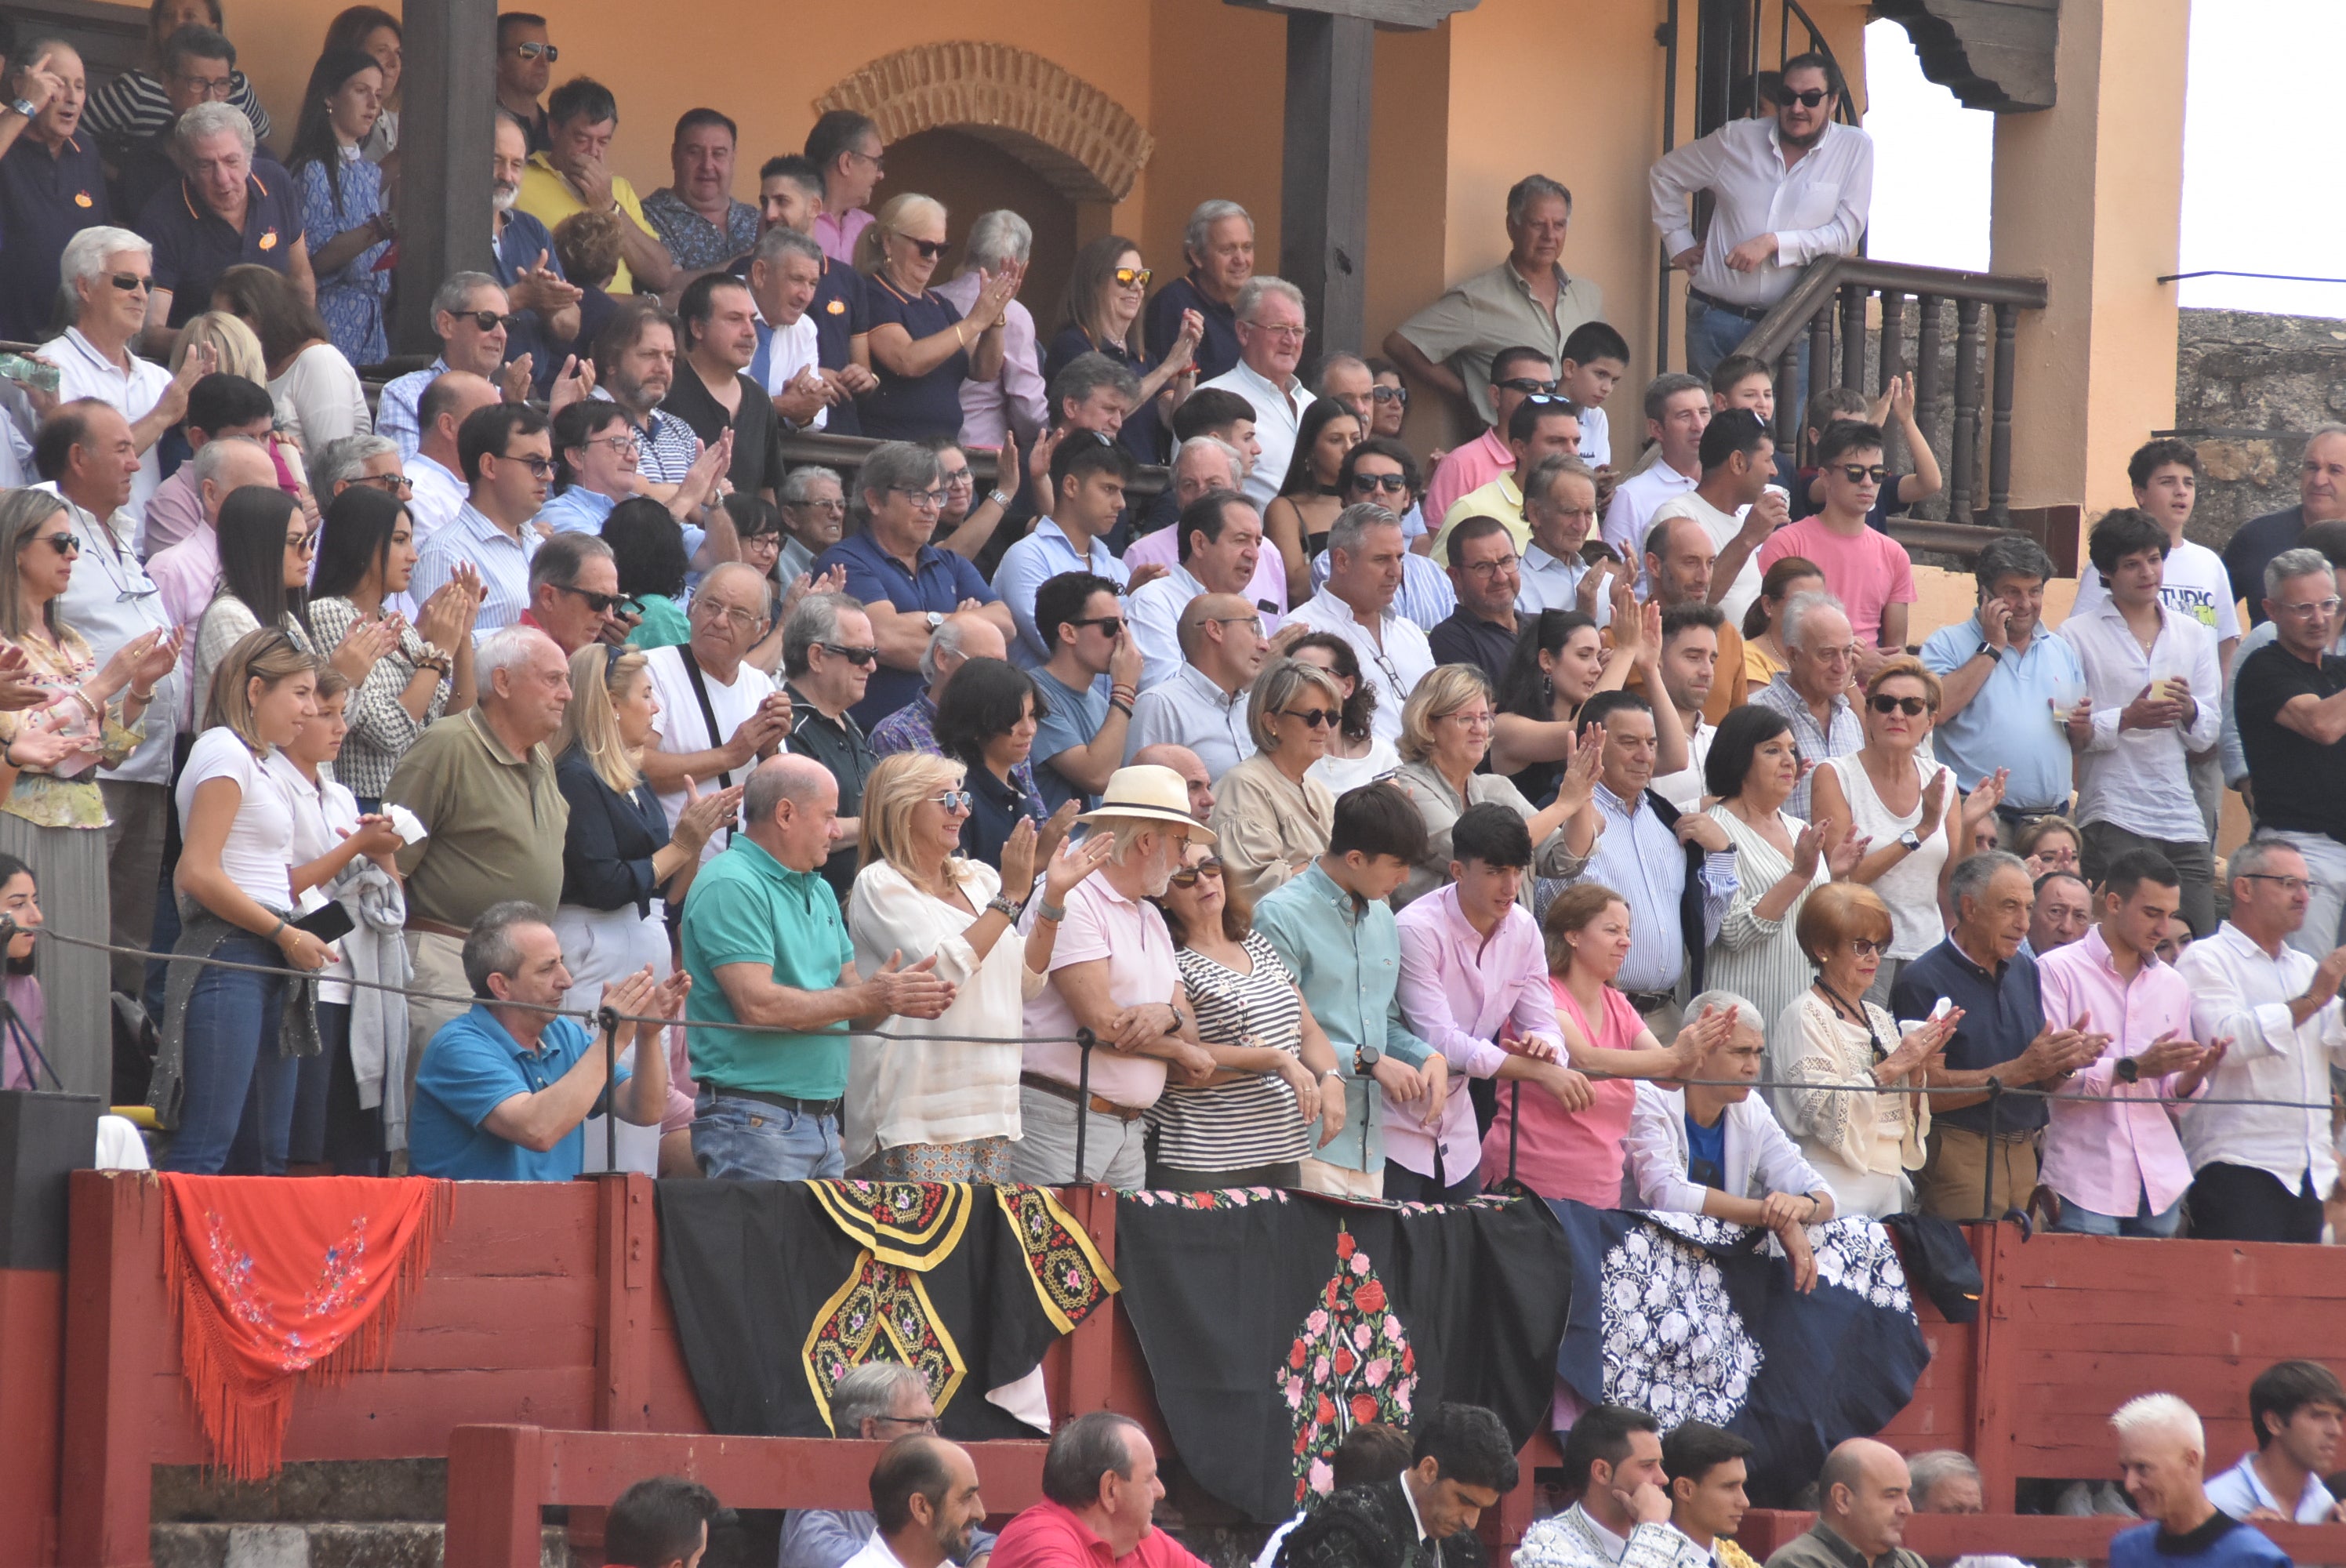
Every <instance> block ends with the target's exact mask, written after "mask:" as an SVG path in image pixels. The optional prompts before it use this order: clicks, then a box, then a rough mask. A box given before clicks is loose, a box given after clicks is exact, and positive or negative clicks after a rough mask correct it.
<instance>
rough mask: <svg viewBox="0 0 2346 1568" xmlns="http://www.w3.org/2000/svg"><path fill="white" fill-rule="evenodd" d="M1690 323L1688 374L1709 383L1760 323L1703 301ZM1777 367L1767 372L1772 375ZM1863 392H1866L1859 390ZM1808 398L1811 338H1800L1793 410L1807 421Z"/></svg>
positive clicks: (1795, 356) (1794, 363)
mask: <svg viewBox="0 0 2346 1568" xmlns="http://www.w3.org/2000/svg"><path fill="white" fill-rule="evenodd" d="M1688 317H1689V319H1688V322H1687V353H1686V362H1687V373H1688V374H1689V375H1695V376H1700V377H1701V378H1702V379H1703V380H1704V381H1706V382H1707V381H1709V379H1710V372H1711V370H1712V367H1714V366H1716V365H1717V364H1718V363H1719V361H1721V360H1723V359H1725V358H1726V357H1727V356H1728V355H1729V354H1731V353H1733V352H1735V351H1736V350H1737V348H1739V346H1740V345H1741V344H1742V342H1743V340H1744V339H1745V338H1747V337H1749V336H1750V335H1751V330H1752V329H1753V328H1754V327H1757V326H1758V325H1759V324H1760V323H1759V322H1758V321H1747V320H1745V319H1744V318H1743V317H1741V316H1739V315H1737V314H1735V312H1733V311H1715V310H1713V309H1711V308H1710V307H1709V305H1706V304H1704V303H1703V302H1702V301H1701V300H1696V301H1694V305H1693V309H1692V310H1691V311H1689V312H1688ZM1775 368H1776V367H1775V366H1774V365H1773V364H1770V366H1769V367H1768V369H1769V371H1770V372H1774V370H1775ZM1858 390H1860V391H1861V392H1862V391H1863V390H1864V389H1863V388H1862V387H1861V388H1860V389H1858ZM1808 395H1809V335H1808V333H1806V332H1802V333H1801V334H1800V347H1799V348H1798V349H1797V350H1796V351H1794V353H1793V357H1792V406H1793V407H1794V408H1796V409H1799V410H1800V411H1801V417H1803V418H1806V417H1807V412H1808V401H1807V400H1808Z"/></svg>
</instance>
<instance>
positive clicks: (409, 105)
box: [391, 0, 497, 355]
mask: <svg viewBox="0 0 2346 1568" xmlns="http://www.w3.org/2000/svg"><path fill="white" fill-rule="evenodd" d="M406 28H407V30H406V38H405V43H406V48H407V75H406V76H405V77H404V78H403V81H404V82H405V84H406V86H405V94H406V98H405V107H403V109H402V110H401V113H400V118H399V161H400V167H401V168H403V169H404V170H405V171H406V178H403V179H402V180H401V181H400V182H399V270H398V277H397V285H398V286H397V290H396V292H397V297H398V300H399V305H398V318H397V320H396V321H394V322H393V335H392V345H391V348H392V352H393V353H394V354H427V355H428V354H434V353H437V352H438V351H439V348H440V345H439V341H438V340H437V339H435V338H434V337H433V335H432V295H433V290H437V289H438V288H439V287H440V284H441V282H442V281H443V280H444V279H446V278H447V276H448V275H449V274H450V273H451V272H462V271H465V270H473V271H482V272H485V271H488V270H490V260H491V258H490V249H489V228H490V223H491V216H490V212H491V209H490V197H489V187H490V183H491V181H490V178H489V158H490V155H491V152H492V150H493V148H494V147H495V142H494V139H493V137H492V135H491V131H492V127H494V125H495V118H494V116H495V103H496V65H497V60H496V55H497V43H496V39H497V7H496V4H495V0H437V3H436V4H434V5H418V6H413V7H411V14H410V15H409V16H408V18H407V24H406Z"/></svg>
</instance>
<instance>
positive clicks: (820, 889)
mask: <svg viewBox="0 0 2346 1568" xmlns="http://www.w3.org/2000/svg"><path fill="white" fill-rule="evenodd" d="M741 817H742V821H743V824H744V826H743V829H742V830H740V831H738V832H736V833H735V834H734V835H733V841H732V843H731V844H730V845H729V847H728V848H727V849H726V850H725V852H724V853H723V854H721V855H719V856H718V857H717V858H716V859H714V860H710V861H709V864H708V865H706V866H704V867H702V868H701V871H700V874H699V876H697V877H695V878H694V879H693V882H692V891H691V893H690V895H689V896H688V897H687V898H686V900H685V903H684V924H683V933H682V940H683V946H684V967H685V972H687V973H688V974H689V975H691V976H692V990H691V993H689V995H688V998H687V1001H686V1004H685V1021H686V1023H688V1025H690V1026H691V1027H690V1030H689V1035H688V1037H689V1039H690V1042H691V1048H692V1076H693V1079H694V1081H695V1082H696V1083H697V1084H699V1095H697V1097H696V1099H695V1101H694V1105H693V1113H694V1114H693V1123H692V1153H693V1157H694V1158H695V1159H696V1160H698V1161H699V1165H700V1172H701V1174H702V1175H703V1176H722V1177H735V1178H739V1179H745V1180H753V1181H804V1180H810V1179H816V1178H821V1177H826V1176H844V1175H846V1174H847V1166H846V1159H845V1156H843V1155H842V1154H841V1149H840V1141H839V1105H840V1101H841V1098H842V1097H843V1096H844V1095H846V1093H847V1054H848V1050H849V1046H848V1034H847V1030H848V1024H849V1023H850V1021H851V1020H852V1021H853V1022H854V1023H856V1024H857V1025H858V1026H860V1027H866V1028H868V1027H870V1026H872V1024H873V1023H877V1022H878V1021H879V1020H881V1019H882V1018H887V1017H891V1016H895V1017H904V1018H934V1017H936V1016H938V1015H939V1014H940V1013H943V1012H944V1010H945V1009H946V1008H948V1007H950V1006H952V1005H953V1000H954V987H953V985H952V984H951V983H949V982H946V981H943V980H939V979H938V978H937V977H936V976H935V975H934V974H933V973H932V971H933V969H934V968H935V967H936V955H935V954H934V953H930V954H928V955H926V956H924V957H923V958H922V959H921V961H920V962H917V963H914V964H913V965H911V966H910V967H906V966H905V965H904V964H903V960H902V956H901V955H898V956H897V957H893V958H891V959H890V960H889V962H888V963H887V964H886V965H885V966H884V967H882V969H881V970H880V971H879V972H876V973H874V974H873V975H872V978H871V979H869V980H863V979H860V978H858V977H857V975H856V972H855V950H854V947H853V946H852V944H851V943H850V942H849V941H848V939H847V927H846V924H845V922H843V921H841V919H840V913H839V900H838V899H837V898H836V897H834V896H833V895H832V893H831V886H830V884H829V883H827V882H825V881H823V879H822V873H821V867H822V863H823V861H824V860H826V859H827V858H828V857H829V856H830V854H831V843H832V840H834V839H835V838H836V837H837V836H838V820H839V783H838V781H837V780H836V779H833V778H832V777H831V772H830V770H829V769H826V768H824V767H823V766H822V764H821V763H820V762H817V761H815V760H814V759H811V758H807V757H798V756H792V755H787V754H786V755H783V756H780V757H775V758H771V759H768V760H767V761H765V762H763V763H761V764H760V765H759V768H758V769H757V771H756V772H754V773H752V774H750V778H749V781H748V782H747V783H746V784H745V785H744V786H743V788H742V791H741ZM735 1024H744V1025H748V1027H746V1028H734V1027H730V1026H731V1025H735Z"/></svg>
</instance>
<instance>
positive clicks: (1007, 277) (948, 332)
mask: <svg viewBox="0 0 2346 1568" xmlns="http://www.w3.org/2000/svg"><path fill="white" fill-rule="evenodd" d="M944 253H945V209H944V204H943V202H940V201H938V200H936V199H934V198H933V197H927V196H918V195H914V194H913V193H912V192H910V191H907V192H905V193H904V194H903V195H902V196H895V197H891V198H890V199H888V202H887V204H886V205H885V206H883V207H882V208H881V209H880V211H879V214H878V216H876V217H875V218H874V219H872V225H871V227H870V228H868V229H865V230H864V231H863V233H862V235H861V236H860V237H859V238H858V239H856V241H855V268H856V270H857V271H859V272H862V274H863V275H864V276H865V277H866V278H868V279H869V280H871V287H870V288H869V289H868V290H866V296H867V299H868V300H869V302H870V306H871V311H872V326H871V330H870V331H869V332H868V334H867V335H866V336H865V337H864V338H863V339H862V340H861V341H862V343H863V345H864V347H863V349H862V351H861V352H860V354H859V356H858V362H859V363H864V364H865V368H866V369H868V370H870V371H871V372H872V374H873V375H874V376H876V377H878V378H879V382H880V384H879V386H878V387H877V388H875V389H874V390H873V391H872V392H867V393H866V394H864V396H863V397H862V399H861V400H860V401H859V402H857V404H856V412H857V415H858V417H860V418H861V419H862V422H863V433H864V434H865V435H867V436H870V437H872V439H874V440H878V441H918V440H920V439H921V438H922V437H923V436H929V435H948V436H949V435H953V434H954V433H957V432H958V431H959V430H960V429H961V383H962V382H963V381H964V380H965V379H966V380H974V381H981V382H990V381H992V380H993V379H994V377H996V376H998V375H1000V374H1001V373H1002V355H1003V331H1002V324H1003V321H1004V320H1005V316H1006V314H1007V312H1008V311H1009V309H1010V301H1011V300H1012V299H1013V298H1015V296H1016V295H1017V292H1018V284H1019V281H1020V280H1022V279H1023V278H1025V268H1023V267H1021V266H1019V265H1017V264H1016V263H1015V262H1013V263H1010V264H1008V265H1006V266H1005V267H1004V268H1003V270H1001V271H999V272H996V273H994V274H992V275H990V276H988V277H986V279H985V280H984V282H983V283H981V284H980V285H979V286H978V290H977V300H976V302H975V303H974V304H972V305H971V306H970V308H969V314H968V315H967V316H966V317H964V315H963V314H962V313H961V311H959V310H957V309H956V308H955V307H954V302H953V301H952V300H948V299H946V298H945V297H944V296H943V294H940V293H938V292H937V291H936V290H933V289H932V288H930V287H929V280H930V279H932V278H933V277H935V276H936V272H937V262H938V260H939V259H940V258H941V257H943V255H944ZM867 361H868V362H867Z"/></svg>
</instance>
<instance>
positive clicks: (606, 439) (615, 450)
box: [578, 435, 644, 457]
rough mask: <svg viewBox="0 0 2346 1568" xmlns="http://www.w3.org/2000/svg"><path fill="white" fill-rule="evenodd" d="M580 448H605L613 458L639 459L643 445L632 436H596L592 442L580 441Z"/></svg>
mask: <svg viewBox="0 0 2346 1568" xmlns="http://www.w3.org/2000/svg"><path fill="white" fill-rule="evenodd" d="M578 444H579V445H581V446H607V447H609V448H610V449H611V455H612V456H614V457H640V456H641V455H643V450H644V443H642V442H640V441H637V439H636V438H635V437H634V436H632V435H598V436H597V437H596V438H595V439H594V440H592V441H582V442H580V443H578Z"/></svg>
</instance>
